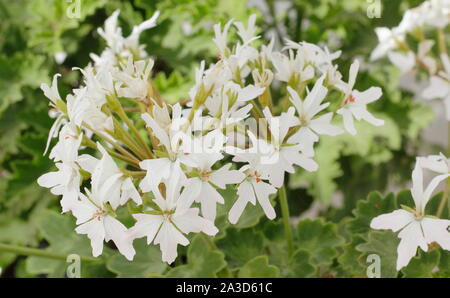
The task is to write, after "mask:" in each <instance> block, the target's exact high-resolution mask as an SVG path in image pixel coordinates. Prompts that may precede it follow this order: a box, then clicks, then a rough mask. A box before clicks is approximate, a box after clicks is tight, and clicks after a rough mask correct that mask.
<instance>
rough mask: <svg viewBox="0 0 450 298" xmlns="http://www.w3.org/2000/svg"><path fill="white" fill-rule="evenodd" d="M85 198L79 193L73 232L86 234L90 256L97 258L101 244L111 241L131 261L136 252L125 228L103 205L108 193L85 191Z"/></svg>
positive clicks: (101, 249)
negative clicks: (90, 250) (75, 225)
mask: <svg viewBox="0 0 450 298" xmlns="http://www.w3.org/2000/svg"><path fill="white" fill-rule="evenodd" d="M86 194H87V196H85V195H83V194H81V193H80V199H79V200H78V201H77V202H76V204H74V206H73V208H72V214H73V215H74V216H75V217H76V218H77V225H79V226H78V227H77V228H76V229H75V231H76V232H77V233H78V234H86V235H87V236H88V238H89V239H90V240H91V246H92V255H93V256H94V257H97V256H99V255H101V254H102V252H103V242H104V241H109V240H112V241H113V242H114V244H115V245H116V246H117V248H118V249H119V252H120V253H121V254H122V255H124V256H125V257H126V258H127V259H128V260H130V261H131V260H133V257H134V255H135V254H136V251H135V250H134V248H133V245H132V242H131V241H130V239H129V236H128V230H127V228H126V227H125V226H124V225H123V224H122V223H121V222H120V221H118V220H117V219H116V218H115V217H114V216H113V215H111V214H110V212H111V211H110V210H109V208H110V207H109V208H108V207H107V205H106V204H105V203H106V201H107V200H108V193H107V192H106V191H103V190H102V189H101V188H100V191H94V190H93V191H92V193H89V191H88V190H86Z"/></svg>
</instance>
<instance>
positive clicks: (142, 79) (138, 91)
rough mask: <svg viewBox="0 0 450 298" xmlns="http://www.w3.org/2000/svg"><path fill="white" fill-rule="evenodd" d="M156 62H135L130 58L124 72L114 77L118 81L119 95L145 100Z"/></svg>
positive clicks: (119, 72) (117, 73)
mask: <svg viewBox="0 0 450 298" xmlns="http://www.w3.org/2000/svg"><path fill="white" fill-rule="evenodd" d="M153 65H154V61H153V60H151V59H149V60H139V61H133V59H132V57H131V56H130V57H129V58H128V62H127V65H124V66H123V71H116V72H114V74H113V76H114V78H115V79H117V80H118V82H116V90H117V95H118V96H119V97H127V98H133V99H145V98H146V97H147V93H148V86H149V82H148V78H149V76H150V72H151V71H152V68H153Z"/></svg>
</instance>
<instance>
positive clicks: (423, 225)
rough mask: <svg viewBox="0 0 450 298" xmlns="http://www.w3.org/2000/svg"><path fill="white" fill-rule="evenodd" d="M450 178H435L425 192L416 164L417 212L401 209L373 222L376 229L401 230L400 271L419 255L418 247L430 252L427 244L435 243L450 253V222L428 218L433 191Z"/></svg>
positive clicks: (413, 192) (413, 191)
mask: <svg viewBox="0 0 450 298" xmlns="http://www.w3.org/2000/svg"><path fill="white" fill-rule="evenodd" d="M449 176H450V175H449V174H446V175H439V176H436V177H435V178H434V179H433V180H432V181H431V182H430V184H429V185H428V187H427V188H426V189H423V173H422V168H421V167H420V164H419V162H417V163H416V166H415V168H414V171H413V174H412V180H413V186H412V188H411V194H412V197H413V199H414V203H415V205H416V208H415V210H412V209H409V210H404V209H398V210H395V211H393V212H391V213H387V214H382V215H380V216H377V217H375V218H374V219H373V220H372V222H371V223H370V227H371V228H373V229H388V230H392V231H394V232H398V231H400V233H399V234H398V237H399V238H400V239H401V240H400V244H399V246H398V248H397V254H398V257H397V270H400V269H401V268H403V267H404V266H406V265H408V263H409V261H410V260H411V259H412V258H413V257H414V256H415V255H416V253H417V248H418V247H420V248H421V249H422V250H423V251H427V250H428V244H431V243H433V242H436V243H438V244H439V245H440V246H441V247H442V248H443V249H446V250H450V233H449V231H448V227H449V226H450V220H447V219H437V218H434V217H430V216H426V215H425V207H426V204H427V203H428V201H429V199H430V198H431V195H432V193H433V191H434V189H435V188H436V187H437V186H438V184H439V183H440V182H441V181H442V180H444V179H447V178H448V177H449Z"/></svg>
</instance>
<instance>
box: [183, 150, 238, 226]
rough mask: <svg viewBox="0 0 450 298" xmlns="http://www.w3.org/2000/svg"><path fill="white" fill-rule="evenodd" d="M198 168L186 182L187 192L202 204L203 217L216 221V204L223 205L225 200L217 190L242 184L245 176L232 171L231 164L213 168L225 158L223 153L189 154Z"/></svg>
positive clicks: (194, 169) (193, 170)
mask: <svg viewBox="0 0 450 298" xmlns="http://www.w3.org/2000/svg"><path fill="white" fill-rule="evenodd" d="M189 158H191V159H192V160H193V162H194V163H195V164H197V166H196V167H195V168H193V169H192V171H191V174H192V175H193V177H192V178H189V179H188V181H187V182H186V186H185V187H186V191H187V192H189V193H191V196H192V200H194V199H195V201H196V202H199V203H200V204H201V211H202V216H203V217H205V218H207V219H210V220H212V221H214V219H215V218H216V204H217V203H219V204H223V203H224V199H223V197H222V195H221V194H220V193H219V192H218V191H217V188H220V189H225V188H226V186H227V185H228V184H236V183H239V182H241V181H242V180H243V179H244V178H245V175H244V174H242V172H240V171H237V170H230V168H231V163H228V164H225V165H224V166H222V167H221V168H219V169H217V170H213V169H212V166H213V165H214V164H215V163H216V162H217V161H219V160H221V159H222V158H223V155H222V154H221V153H205V154H189Z"/></svg>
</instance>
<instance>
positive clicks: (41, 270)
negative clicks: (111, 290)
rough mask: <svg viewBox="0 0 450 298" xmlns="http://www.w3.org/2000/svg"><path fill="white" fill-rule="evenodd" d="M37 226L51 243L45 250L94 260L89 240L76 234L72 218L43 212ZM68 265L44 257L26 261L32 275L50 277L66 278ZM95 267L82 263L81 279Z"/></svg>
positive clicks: (107, 252)
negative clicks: (46, 275)
mask: <svg viewBox="0 0 450 298" xmlns="http://www.w3.org/2000/svg"><path fill="white" fill-rule="evenodd" d="M37 226H38V229H39V231H40V233H41V234H42V236H43V237H44V239H45V240H47V241H48V243H49V247H48V248H46V249H45V250H47V251H50V252H53V253H58V254H62V255H67V256H68V255H71V254H76V255H79V256H80V257H90V258H92V252H91V251H92V249H91V245H90V243H89V240H88V239H87V238H86V237H84V236H81V235H78V234H76V233H75V220H74V219H73V218H72V217H69V216H64V215H61V214H58V213H56V212H55V211H50V210H45V211H43V212H41V214H40V216H39V218H38V221H37ZM110 253H111V250H110V249H108V248H107V247H104V254H105V255H107V254H110ZM99 259H100V258H99ZM68 265H70V264H69V263H67V262H66V261H65V260H56V259H49V258H44V257H28V258H27V261H26V268H27V271H28V272H29V273H30V274H48V275H49V276H50V277H64V274H65V272H66V269H67V266H68ZM95 266H98V265H94V264H89V262H83V261H82V264H81V268H82V273H81V277H85V276H86V275H87V273H89V271H90V270H89V268H91V267H95ZM100 266H102V265H100Z"/></svg>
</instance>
